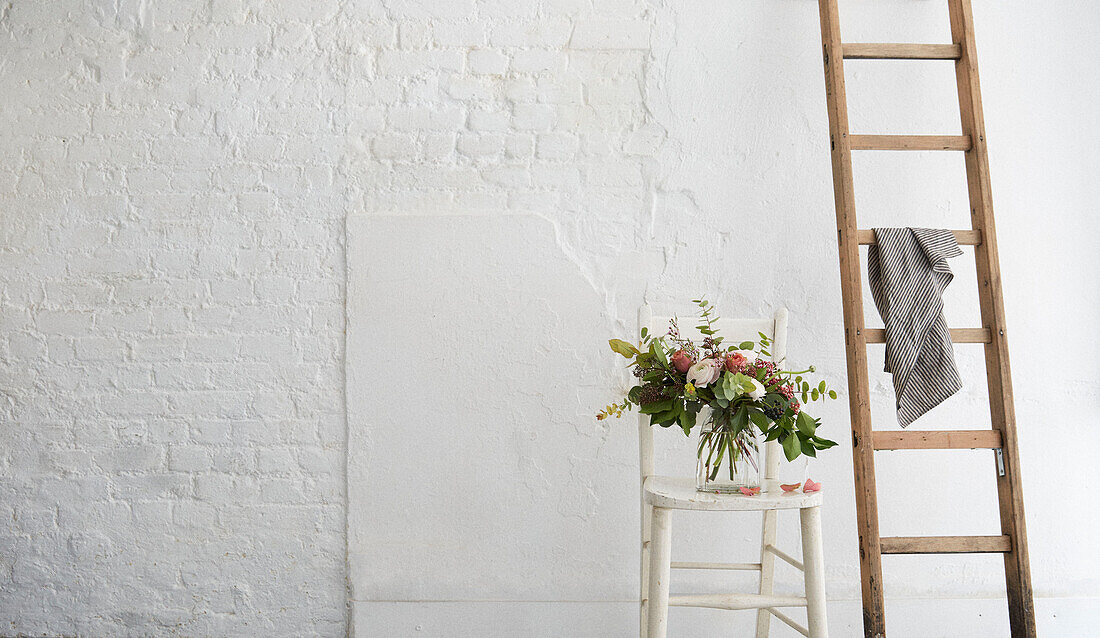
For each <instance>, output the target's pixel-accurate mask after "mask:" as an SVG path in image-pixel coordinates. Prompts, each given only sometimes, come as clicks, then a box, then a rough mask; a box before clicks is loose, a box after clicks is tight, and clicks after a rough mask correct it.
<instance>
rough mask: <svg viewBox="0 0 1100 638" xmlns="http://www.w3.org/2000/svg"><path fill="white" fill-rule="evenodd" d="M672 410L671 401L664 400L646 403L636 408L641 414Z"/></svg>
mask: <svg viewBox="0 0 1100 638" xmlns="http://www.w3.org/2000/svg"><path fill="white" fill-rule="evenodd" d="M671 409H672V399H665V400H664V401H654V402H653V403H647V404H645V405H643V406H642V407H640V408H638V411H639V412H641V413H642V414H657V413H659V412H665V411H668V410H671Z"/></svg>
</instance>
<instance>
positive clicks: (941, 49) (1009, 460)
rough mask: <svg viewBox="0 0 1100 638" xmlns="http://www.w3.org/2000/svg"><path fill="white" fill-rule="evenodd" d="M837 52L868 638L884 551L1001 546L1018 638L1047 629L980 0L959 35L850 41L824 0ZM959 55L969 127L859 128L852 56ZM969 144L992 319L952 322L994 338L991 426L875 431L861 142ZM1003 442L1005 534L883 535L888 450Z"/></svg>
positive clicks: (841, 224) (896, 147) (897, 146)
mask: <svg viewBox="0 0 1100 638" xmlns="http://www.w3.org/2000/svg"><path fill="white" fill-rule="evenodd" d="M818 4H819V7H820V10H821V40H822V47H823V49H824V57H825V86H826V94H827V101H828V107H829V133H830V138H831V140H832V151H831V153H832V162H833V187H834V194H835V198H836V219H837V232H838V242H839V248H840V250H839V253H840V272H841V288H842V293H843V303H844V332H845V345H846V350H847V363H848V390H849V402H850V407H851V415H852V448H853V449H852V455H853V460H854V466H855V487H856V518H857V525H858V529H859V561H860V572H861V574H862V581H863V582H862V588H863V630H864V635H865V636H866V638H884V637H885V636H886V619H885V613H884V600H883V589H882V554H945V553H999V554H1002V555H1003V556H1004V565H1005V581H1006V584H1007V591H1008V611H1009V623H1010V626H1011V629H1012V636H1013V637H1024V636H1027V637H1032V636H1035V609H1034V603H1033V601H1032V591H1031V572H1030V568H1029V566H1028V557H1027V535H1026V533H1025V530H1024V503H1023V493H1022V491H1021V487H1020V463H1019V454H1018V452H1017V449H1016V418H1015V414H1014V408H1013V404H1012V380H1011V375H1010V373H1009V366H1008V341H1007V336H1006V328H1005V313H1004V303H1003V300H1002V297H1001V281H1000V279H1001V271H1000V265H999V263H998V260H997V237H996V233H995V231H994V226H993V204H992V198H991V190H990V185H989V161H988V157H987V153H986V139H985V123H984V120H983V116H982V101H981V90H980V88H979V85H978V65H977V55H976V54H975V50H974V25H973V15H972V12H971V8H970V0H948V1H947V4H948V7H949V10H950V13H951V39H952V41H953V42H952V44H846V43H844V42H843V41H842V40H841V37H840V22H839V17H838V13H837V0H818ZM846 59H875V60H954V61H955V74H956V79H957V82H958V94H959V111H960V114H961V119H962V135H851V134H849V132H848V104H847V97H846V95H845V92H844V60H846ZM863 150H892V151H902V150H921V151H962V152H964V153H965V157H966V180H967V184H968V191H969V196H970V213H971V223H972V227H973V229H972V230H959V231H954V232H955V236H956V238H957V239H958V240H959V243H960V244H963V245H970V246H974V255H975V260H976V261H977V275H978V281H979V297H980V306H981V317H982V324H983V325H982V327H981V328H971V329H961V330H958V329H956V330H951V337H952V341H954V342H956V343H983V344H985V366H986V378H987V381H988V384H989V412H990V416H991V421H992V425H993V427H992V429H991V430H963V431H942V430H941V431H924V432H920V431H904V432H884V431H880V432H875V431H873V430H872V428H871V412H870V406H869V393H870V392H869V387H868V375H867V344H868V343H884V342H885V340H886V339H885V334H884V331H883V330H873V329H868V328H866V327H865V326H864V317H863V298H862V297H863V295H862V288H861V286H862V282H861V278H860V256H859V246H860V244H873V243H874V242H875V236H874V232H873V231H871V230H860V229H859V227H858V226H857V224H856V213H855V200H854V195H853V186H852V151H863ZM968 448H984V449H991V450H993V451H994V462H995V465H994V469H995V471H996V472H997V495H998V500H999V502H1000V518H1001V534H1000V535H999V536H926V537H896V538H881V537H880V536H879V529H878V503H877V494H876V491H875V456H874V453H875V451H876V450H901V449H907V450H912V449H968Z"/></svg>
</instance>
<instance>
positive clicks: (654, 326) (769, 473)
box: [638, 306, 828, 638]
mask: <svg viewBox="0 0 1100 638" xmlns="http://www.w3.org/2000/svg"><path fill="white" fill-rule="evenodd" d="M641 326H645V327H647V328H648V329H649V332H650V334H652V335H655V336H657V335H662V334H664V332H665V330H666V329H667V327H668V318H667V317H662V318H654V317H653V316H652V313H651V312H650V309H649V307H648V306H643V307H642V309H641V311H640V312H639V329H640V327H641ZM716 327H717V328H718V329H719V334H720V335H721V336H723V337H725V338H726V341H727V342H729V343H738V342H740V341H747V340H752V341H757V340H758V339H759V336H758V335H757V333H758V332H761V333H764V334H766V335H768V336H769V337H770V338H771V339H772V341H773V343H772V347H771V349H770V350H771V353H772V359H773V360H774V361H776V362H781V361H782V360H783V358H784V357H785V354H786V346H787V310H786V309H785V308H781V309H779V310H778V311H777V312H776V313H775V317H774V318H773V319H762V320H751V319H750V320H729V319H720V320H719V321H718V322H717V325H716ZM681 331H682V332H686V331H684V329H683V327H681ZM650 428H651V426H650V425H649V416H648V415H639V420H638V435H639V457H640V469H641V478H642V564H641V581H642V582H641V636H642V638H665V637H666V634H667V631H668V608H669V606H670V605H671V606H674V607H677V606H679V607H712V608H717V609H756V610H758V611H757V617H756V637H757V638H767V636H768V630H769V628H770V623H771V617H772V616H775V617H776V618H778V619H780V620H781V621H783V622H785V623H786V624H788V625H790V626H791V627H792V628H794V629H795V630H796V631H798V632H799V633H801V634H802V635H804V636H810V637H811V638H826V637H827V636H828V628H827V627H826V622H825V559H824V556H823V554H822V549H821V509H820V508H821V502H822V496H821V492H813V493H810V494H804V493H802V491H801V490H799V491H795V492H783V491H782V490H781V489H780V487H779V484H778V483H779V481H778V480H777V479H778V474H779V463H780V458H781V457H782V454H783V451H782V449H781V448H780V446H779V443H777V442H775V441H771V442H769V443H767V444H766V445H765V446H764V447H765V450H764V455H765V461H764V480H763V484H762V489H761V493H760V494H759V495H757V496H742V495H740V494H711V493H702V492H697V491H696V490H695V479H694V478H671V477H665V476H655V475H654V469H653V467H654V459H653V431H652V430H651V429H650ZM791 509H797V510H798V513H799V518H800V520H801V523H802V561H799V560H797V559H795V558H794V557H792V556H790V555H789V554H787V553H785V552H783V551H782V550H780V549H779V548H777V547H776V546H775V542H776V523H777V521H776V519H777V515H778V511H779V510H791ZM672 510H695V511H709V512H748V511H752V512H763V515H764V516H763V518H764V524H763V532H762V538H761V547H760V562H758V563H684V562H673V561H672V557H671V546H672V526H671V520H670V519H671V514H672ZM776 558H779V559H781V560H784V561H786V562H788V563H790V564H791V565H793V566H794V567H795V568H797V569H799V570H802V572H803V574H804V575H805V583H806V595H805V596H804V597H803V596H777V595H775V594H774V593H773V584H774V570H775V559H776ZM673 569H726V570H751V571H759V572H760V588H759V591H758V592H757V593H755V594H703V595H691V596H670V595H669V577H670V574H671V570H673ZM780 607H806V615H807V620H808V622H807V625H808V626H807V627H802V626H801V625H799V624H798V623H797V622H795V621H794V620H793V619H792V618H790V617H789V616H787V615H786V614H784V613H783V612H781V611H779V609H778V608H780Z"/></svg>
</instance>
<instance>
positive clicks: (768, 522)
mask: <svg viewBox="0 0 1100 638" xmlns="http://www.w3.org/2000/svg"><path fill="white" fill-rule="evenodd" d="M777 515H778V512H777V511H775V510H766V511H765V512H764V525H763V532H762V533H761V534H760V593H761V594H771V593H773V592H774V585H775V554H773V553H771V552H768V551H764V548H765V547H767V546H768V545H775V536H776V519H777V518H778V516H777ZM771 621H772V614H771V612H770V611H768V610H767V609H760V610H758V611H757V612H756V638H768V632H769V631H770V630H771Z"/></svg>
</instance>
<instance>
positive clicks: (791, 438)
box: [596, 299, 836, 493]
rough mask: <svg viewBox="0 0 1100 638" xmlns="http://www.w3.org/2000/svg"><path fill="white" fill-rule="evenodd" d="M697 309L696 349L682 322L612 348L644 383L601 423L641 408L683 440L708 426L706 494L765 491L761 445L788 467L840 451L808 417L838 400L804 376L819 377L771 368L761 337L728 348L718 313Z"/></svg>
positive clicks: (701, 472)
mask: <svg viewBox="0 0 1100 638" xmlns="http://www.w3.org/2000/svg"><path fill="white" fill-rule="evenodd" d="M693 303H695V304H696V305H697V306H698V307H699V315H700V319H701V321H700V325H699V326H697V327H696V329H697V330H698V331H699V332H700V333H701V334H702V335H703V338H702V340H701V341H700V342H698V343H696V342H694V341H692V340H690V339H688V338H686V337H684V336H682V335H681V334H680V329H679V327H678V326H677V322H676V319H672V320H671V321H670V325H669V329H668V332H667V333H666V334H664V335H662V336H654V335H651V334H649V332H648V330H647V329H645V328H643V329H642V332H641V342H640V343H639V344H638V345H637V346H635V345H634V344H632V343H630V342H628V341H623V340H622V339H612V340H610V342H609V343H610V345H611V349H612V350H614V351H615V352H617V353H619V354H620V355H622V356H623V357H626V358H627V359H629V360H630V363H629V366H630V367H631V368H632V369H633V373H634V376H635V377H636V378H637V379H638V382H637V385H635V386H634V387H632V388H630V391H629V392H628V393H627V395H626V397H625V398H624V399H623V400H622V401H620V402H618V403H612V404H611V405H608V406H607V407H606V408H604V409H603V410H602V411H601V412H600V413H599V414H597V415H596V418H597V419H606V418H607V417H609V416H615V417H621V416H622V414H623V412H625V411H628V410H631V409H633V408H634V407H635V406H637V407H638V409H639V411H640V412H641V413H642V414H648V415H650V417H649V421H650V424H654V425H660V426H662V427H669V426H671V425H673V424H676V425H679V426H680V428H681V429H682V430H683V431H684V434H685V435H688V434H690V433H691V430H692V428H694V427H695V426H696V424H698V423H702V433H701V434H700V437H699V447H698V471H697V476H698V488H699V489H700V490H704V491H718V492H737V491H742V492H747V493H751V491H752V490H754V489H757V488H759V486H760V478H759V473H760V467H759V462H758V461H759V457H760V445H761V440H763V441H778V442H779V443H780V445H781V446H782V448H783V454H784V456H786V457H787V460H788V461H793V460H794V459H796V458H798V457H799V456H800V455H803V454H805V455H806V456H811V457H816V456H817V451H818V450H824V449H827V448H830V447H833V446H834V445H836V443H835V442H833V441H830V440H828V439H825V438H822V437H820V436H818V435H817V428H818V426H819V425H820V424H821V423H820V421H819V420H818V419H815V418H814V417H812V416H810V415H809V414H807V413H806V412H805V411H804V410H803V409H802V405H803V404H805V403H808V402H810V401H818V400H825V399H826V398H828V399H835V398H836V391H834V390H831V389H829V388H828V387H827V386H826V384H825V381H823V380H822V381H819V382H818V383H817V384H816V385H814V384H813V383H812V382H811V381H810V380H809V379H808V378H807V377H804V376H803V375H808V374H810V373H812V372H814V368H813V366H811V367H809V368H808V369H806V370H798V371H791V370H785V369H783V368H782V367H781V366H782V365H783V363H784V362H783V361H779V362H778V364H777V363H776V362H773V361H771V358H772V357H771V353H769V352H768V348H769V347H770V346H771V340H770V339H769V338H768V336H767V335H765V334H763V333H758V335H759V337H760V340H759V341H758V342H756V341H744V342H741V343H739V344H737V345H728V346H727V345H726V344H725V343H724V340H723V337H722V336H720V335H719V334H718V329H717V328H716V327H715V322H716V321H717V320H718V316H717V315H716V314H715V311H714V308H713V306H711V305H710V303H709V302H707V301H706V300H705V299H696V300H694V301H693ZM799 399H801V403H800V402H799ZM750 467H751V470H750Z"/></svg>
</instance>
